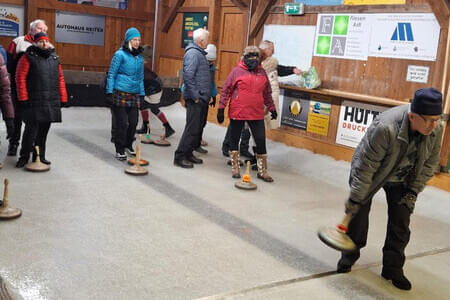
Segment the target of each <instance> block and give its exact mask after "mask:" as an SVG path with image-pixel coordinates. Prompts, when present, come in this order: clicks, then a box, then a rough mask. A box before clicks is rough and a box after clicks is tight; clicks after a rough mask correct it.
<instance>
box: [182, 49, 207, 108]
mask: <svg viewBox="0 0 450 300" xmlns="http://www.w3.org/2000/svg"><path fill="white" fill-rule="evenodd" d="M205 55H206V52H205V51H204V50H203V49H202V48H200V47H199V46H197V45H196V44H195V43H190V44H189V45H188V46H187V47H186V51H185V54H184V58H183V80H184V99H191V100H194V99H200V100H202V101H204V102H209V99H210V98H211V74H210V71H209V64H208V61H207V60H206V56H205Z"/></svg>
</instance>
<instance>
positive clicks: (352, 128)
mask: <svg viewBox="0 0 450 300" xmlns="http://www.w3.org/2000/svg"><path fill="white" fill-rule="evenodd" d="M386 109H388V108H387V107H384V106H376V105H370V104H365V103H360V102H354V101H347V100H345V101H342V104H341V111H340V113H339V123H338V129H337V134H336V144H341V145H345V146H349V147H352V148H356V146H358V144H359V142H360V141H361V139H362V138H363V136H364V134H365V133H366V131H367V128H369V126H370V124H372V121H373V120H374V118H375V117H376V116H378V115H379V114H380V112H383V111H385V110H386Z"/></svg>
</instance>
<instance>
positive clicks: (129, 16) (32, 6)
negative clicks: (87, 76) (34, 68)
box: [0, 0, 155, 71]
mask: <svg viewBox="0 0 450 300" xmlns="http://www.w3.org/2000/svg"><path fill="white" fill-rule="evenodd" d="M2 2H6V3H10V2H15V3H12V4H18V5H25V7H26V20H25V24H26V27H27V29H26V30H28V24H29V23H30V22H31V21H32V20H35V19H43V20H45V21H46V23H47V25H48V28H49V29H48V34H49V37H50V40H51V41H52V43H53V44H54V45H55V48H56V52H57V53H58V55H59V56H60V58H61V62H62V66H63V69H67V70H68V69H71V70H86V71H107V70H108V68H109V64H110V62H111V58H112V56H113V54H114V52H115V51H116V50H117V49H118V48H119V47H120V45H121V44H122V42H123V38H124V35H125V31H126V30H127V28H129V27H136V28H138V29H139V31H140V32H141V39H142V43H143V44H153V28H154V14H155V10H154V6H155V0H146V1H141V0H129V1H128V9H127V10H120V9H113V8H107V7H99V6H86V5H79V4H73V3H64V2H59V1H57V0H25V1H24V0H20V1H19V0H17V1H16V0H3V1H2ZM57 11H66V12H76V13H82V14H92V15H101V16H105V45H104V46H89V45H78V44H69V43H56V42H55V41H54V37H55V13H56V12H57ZM10 41H11V39H9V38H3V37H2V38H1V39H0V42H1V43H2V45H4V47H6V46H7V45H8V44H9V42H10Z"/></svg>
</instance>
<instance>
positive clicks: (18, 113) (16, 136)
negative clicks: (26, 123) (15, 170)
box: [9, 85, 22, 146]
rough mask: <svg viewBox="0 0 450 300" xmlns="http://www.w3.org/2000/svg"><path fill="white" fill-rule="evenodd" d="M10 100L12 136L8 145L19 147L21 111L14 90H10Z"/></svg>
mask: <svg viewBox="0 0 450 300" xmlns="http://www.w3.org/2000/svg"><path fill="white" fill-rule="evenodd" d="M11 98H12V100H13V105H14V134H13V135H12V136H11V137H10V138H9V143H10V144H11V145H16V146H18V145H19V142H20V135H21V134H22V111H21V108H20V105H19V102H18V100H17V93H16V91H15V85H14V90H11Z"/></svg>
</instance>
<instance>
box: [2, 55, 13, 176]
mask: <svg viewBox="0 0 450 300" xmlns="http://www.w3.org/2000/svg"><path fill="white" fill-rule="evenodd" d="M0 104H1V105H0V106H1V109H2V114H3V120H4V121H5V124H6V138H7V139H8V138H10V137H11V136H12V135H13V134H14V107H13V104H12V102H11V83H10V82H9V75H8V71H7V70H6V65H5V62H4V60H3V56H2V55H0ZM0 167H1V163H0Z"/></svg>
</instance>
